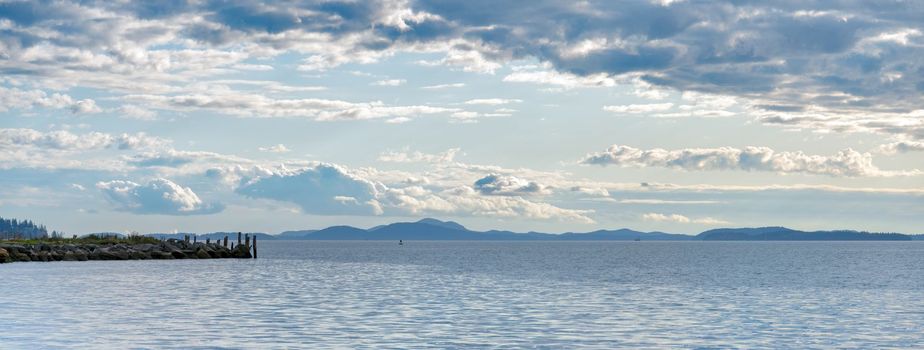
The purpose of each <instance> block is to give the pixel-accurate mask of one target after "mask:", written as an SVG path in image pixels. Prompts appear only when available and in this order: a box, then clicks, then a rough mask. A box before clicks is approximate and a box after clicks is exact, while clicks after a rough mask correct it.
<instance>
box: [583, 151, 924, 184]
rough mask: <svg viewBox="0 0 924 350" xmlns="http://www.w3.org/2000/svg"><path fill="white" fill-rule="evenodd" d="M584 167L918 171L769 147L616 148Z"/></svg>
mask: <svg viewBox="0 0 924 350" xmlns="http://www.w3.org/2000/svg"><path fill="white" fill-rule="evenodd" d="M581 163H583V164H593V165H601V166H606V165H619V166H634V167H666V168H675V169H683V170H745V171H768V172H777V173H784V174H785V173H804V174H817V175H828V176H835V177H840V176H903V175H904V176H907V175H919V174H920V173H921V172H920V171H918V170H911V171H887V170H881V169H879V168H878V167H876V166H875V165H873V159H872V155H871V154H869V153H860V152H857V151H854V150H852V149H845V150H842V151H840V152H838V153H836V154H835V155H833V156H819V155H807V154H805V153H802V152H777V151H774V150H773V149H770V148H767V147H746V148H744V149H738V148H733V147H722V148H690V149H680V150H665V149H660V148H655V149H650V150H642V149H637V148H633V147H629V146H623V145H613V146H611V147H610V148H608V149H607V150H606V151H604V152H599V153H592V154H588V155H587V156H586V157H584V159H582V160H581Z"/></svg>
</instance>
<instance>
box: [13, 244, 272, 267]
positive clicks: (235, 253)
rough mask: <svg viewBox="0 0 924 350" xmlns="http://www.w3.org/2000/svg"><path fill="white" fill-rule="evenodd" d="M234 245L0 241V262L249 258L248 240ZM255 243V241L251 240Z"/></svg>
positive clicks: (250, 254)
mask: <svg viewBox="0 0 924 350" xmlns="http://www.w3.org/2000/svg"><path fill="white" fill-rule="evenodd" d="M247 241H248V242H247V244H238V245H236V246H235V245H233V244H232V247H233V248H228V247H227V239H225V245H222V244H219V243H202V242H193V243H190V242H189V241H188V240H176V239H169V240H165V241H162V242H159V243H145V244H127V243H118V244H111V245H110V244H68V243H37V244H16V243H4V242H0V263H8V262H16V261H87V260H150V259H158V260H170V259H226V258H230V259H251V258H253V257H254V256H253V254H252V253H251V252H252V249H251V245H250V244H249V243H250V242H249V241H250V240H249V239H248V240H247ZM254 245H256V242H254Z"/></svg>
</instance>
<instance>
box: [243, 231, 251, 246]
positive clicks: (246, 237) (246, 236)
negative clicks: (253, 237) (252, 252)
mask: <svg viewBox="0 0 924 350" xmlns="http://www.w3.org/2000/svg"><path fill="white" fill-rule="evenodd" d="M244 237H245V238H244V243H246V244H247V248H250V234H249V233H248V234H246V235H244Z"/></svg>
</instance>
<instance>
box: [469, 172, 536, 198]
mask: <svg viewBox="0 0 924 350" xmlns="http://www.w3.org/2000/svg"><path fill="white" fill-rule="evenodd" d="M473 188H474V189H475V190H476V191H478V192H480V193H481V194H485V195H493V196H528V195H535V194H546V193H548V192H549V190H548V188H547V187H546V186H543V185H540V184H539V183H537V182H535V181H526V180H523V179H520V178H518V177H516V176H510V175H498V174H491V175H488V176H485V177H483V178H480V179H478V180H477V181H475V184H474V185H473Z"/></svg>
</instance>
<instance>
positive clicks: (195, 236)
mask: <svg viewBox="0 0 924 350" xmlns="http://www.w3.org/2000/svg"><path fill="white" fill-rule="evenodd" d="M197 238H199V235H193V243H196V239H197Z"/></svg>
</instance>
